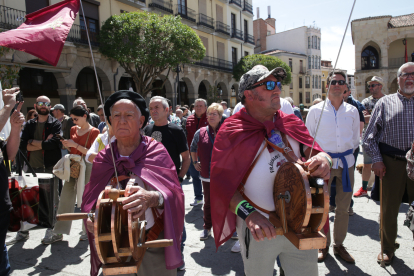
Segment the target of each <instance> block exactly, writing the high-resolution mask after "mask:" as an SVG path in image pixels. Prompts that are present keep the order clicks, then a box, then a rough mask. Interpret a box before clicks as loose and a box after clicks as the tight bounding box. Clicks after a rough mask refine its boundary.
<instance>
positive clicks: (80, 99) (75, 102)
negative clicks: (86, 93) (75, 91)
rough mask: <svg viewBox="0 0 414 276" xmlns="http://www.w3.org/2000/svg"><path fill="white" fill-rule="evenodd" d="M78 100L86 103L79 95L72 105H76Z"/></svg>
mask: <svg viewBox="0 0 414 276" xmlns="http://www.w3.org/2000/svg"><path fill="white" fill-rule="evenodd" d="M79 101H82V102H84V103H85V104H86V102H85V101H84V100H83V99H82V98H81V97H79V98H76V100H74V101H73V107H76V106H78V104H77V102H79Z"/></svg>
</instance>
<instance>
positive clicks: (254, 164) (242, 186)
mask: <svg viewBox="0 0 414 276" xmlns="http://www.w3.org/2000/svg"><path fill="white" fill-rule="evenodd" d="M265 148H267V145H264V147H263V148H262V150H261V151H260V153H259V155H257V157H256V159H254V161H253V163H252V164H251V165H250V168H249V170H248V171H247V172H246V174H245V175H244V177H243V180H242V182H241V183H240V185H239V187H238V188H237V189H238V190H239V192H240V194H241V195H243V194H244V183H246V181H247V179H248V178H249V176H250V174H251V172H252V170H253V168H254V166H256V163H257V161H258V160H259V157H260V156H261V155H262V153H263V151H264V150H265ZM246 200H247V199H246Z"/></svg>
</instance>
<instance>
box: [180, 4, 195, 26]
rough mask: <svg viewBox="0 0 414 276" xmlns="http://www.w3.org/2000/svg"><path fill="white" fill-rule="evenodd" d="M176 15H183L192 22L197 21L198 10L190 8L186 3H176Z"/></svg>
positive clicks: (182, 16)
mask: <svg viewBox="0 0 414 276" xmlns="http://www.w3.org/2000/svg"><path fill="white" fill-rule="evenodd" d="M175 15H179V16H181V18H183V19H187V20H189V21H192V22H194V23H195V22H196V12H195V10H193V9H190V8H188V7H187V6H185V5H179V4H177V5H176V9H175Z"/></svg>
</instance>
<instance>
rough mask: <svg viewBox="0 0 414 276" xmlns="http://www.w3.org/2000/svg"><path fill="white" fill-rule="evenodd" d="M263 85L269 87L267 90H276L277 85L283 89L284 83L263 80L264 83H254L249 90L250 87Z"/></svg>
mask: <svg viewBox="0 0 414 276" xmlns="http://www.w3.org/2000/svg"><path fill="white" fill-rule="evenodd" d="M262 85H266V89H267V90H269V91H272V90H274V89H275V87H276V85H277V87H278V88H279V90H281V89H282V83H281V82H275V81H266V82H262V83H259V84H256V85H253V86H251V87H250V88H248V90H250V89H254V88H257V87H259V86H262Z"/></svg>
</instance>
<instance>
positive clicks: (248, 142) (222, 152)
mask: <svg viewBox="0 0 414 276" xmlns="http://www.w3.org/2000/svg"><path fill="white" fill-rule="evenodd" d="M274 121H275V122H274V123H273V122H271V121H267V122H264V123H261V122H259V121H258V120H256V119H254V118H253V117H251V116H250V115H249V114H248V113H247V112H246V109H245V108H243V109H241V110H240V112H238V113H236V114H235V115H233V116H231V117H230V118H228V119H226V120H225V121H224V123H223V125H222V126H221V127H220V131H219V132H218V134H217V137H216V139H215V142H214V149H213V156H212V158H211V174H210V193H211V195H210V201H211V202H210V204H211V219H212V223H213V231H214V237H215V242H216V247H217V248H218V247H219V246H220V245H221V244H223V243H225V242H226V241H227V240H228V239H230V237H231V236H232V235H233V233H234V231H235V229H236V215H235V214H234V213H233V212H231V211H230V210H229V204H230V200H231V198H232V197H233V195H234V193H235V192H236V189H237V187H238V186H239V184H240V183H241V181H242V179H243V177H244V175H245V174H246V172H247V170H248V169H249V167H250V165H251V163H252V162H253V160H254V157H255V156H256V154H257V151H258V150H259V148H260V145H261V144H262V142H263V140H264V138H265V137H266V136H267V137H270V135H269V134H270V132H271V131H272V129H277V130H279V131H280V132H283V133H285V134H286V135H289V136H290V137H292V138H293V139H295V140H296V141H298V142H299V143H302V144H304V145H306V146H308V147H311V146H312V143H313V138H312V137H311V136H310V134H309V132H308V129H307V128H306V126H305V124H304V123H303V122H302V120H300V119H299V118H298V117H296V116H295V115H294V114H290V115H287V114H285V113H283V112H282V111H280V110H279V111H277V112H276V114H275V120H274ZM314 150H315V153H318V152H321V151H323V150H322V148H321V147H319V145H318V144H317V143H315V146H314Z"/></svg>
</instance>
